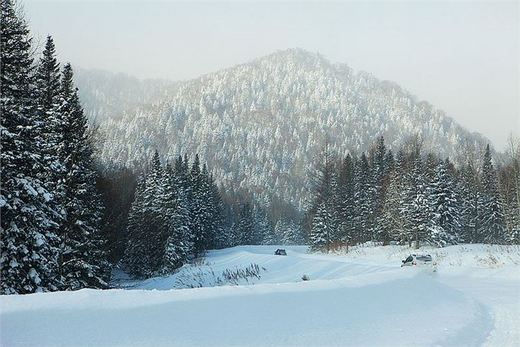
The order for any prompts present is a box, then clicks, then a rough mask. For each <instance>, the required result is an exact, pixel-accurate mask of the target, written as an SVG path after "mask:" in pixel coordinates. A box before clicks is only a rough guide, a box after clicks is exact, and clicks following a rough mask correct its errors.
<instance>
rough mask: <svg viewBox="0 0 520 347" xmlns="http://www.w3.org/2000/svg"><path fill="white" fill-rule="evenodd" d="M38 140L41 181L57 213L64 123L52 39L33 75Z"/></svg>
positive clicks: (60, 192)
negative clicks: (41, 163) (48, 192)
mask: <svg viewBox="0 0 520 347" xmlns="http://www.w3.org/2000/svg"><path fill="white" fill-rule="evenodd" d="M35 85H36V98H37V112H38V125H37V129H38V137H39V138H38V140H39V144H40V149H39V150H40V152H41V153H42V159H43V163H44V166H45V170H43V171H42V172H41V173H40V179H41V180H42V181H43V182H44V183H45V185H46V187H47V189H48V190H49V191H52V192H53V195H54V201H55V202H56V204H57V208H56V209H57V210H58V211H61V210H62V208H61V207H60V206H59V202H60V201H61V199H62V198H63V194H64V191H63V190H64V187H63V179H64V167H63V163H62V162H61V160H60V156H59V154H60V151H61V150H62V146H63V132H62V126H63V119H62V113H61V112H59V109H58V108H59V107H60V66H59V63H58V61H57V59H56V49H55V46H54V41H53V39H52V37H51V36H48V37H47V41H46V43H45V49H44V50H43V52H42V57H41V59H40V61H39V63H38V66H37V68H36V74H35Z"/></svg>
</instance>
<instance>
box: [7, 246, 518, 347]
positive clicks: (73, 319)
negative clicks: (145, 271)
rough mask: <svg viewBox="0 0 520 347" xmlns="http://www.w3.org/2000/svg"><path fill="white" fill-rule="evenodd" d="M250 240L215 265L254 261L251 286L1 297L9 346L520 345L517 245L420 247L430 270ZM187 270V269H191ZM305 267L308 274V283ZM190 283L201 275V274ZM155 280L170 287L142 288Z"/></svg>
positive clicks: (394, 258)
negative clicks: (256, 272)
mask: <svg viewBox="0 0 520 347" xmlns="http://www.w3.org/2000/svg"><path fill="white" fill-rule="evenodd" d="M275 249H276V247H273V246H255V247H253V246H251V247H247V246H243V247H236V248H232V249H225V250H220V251H213V252H210V254H209V255H208V257H207V259H206V263H207V264H206V265H204V266H206V267H211V268H212V270H213V271H214V272H215V273H216V274H218V273H220V272H221V271H224V270H225V269H233V268H243V267H246V266H248V265H249V264H251V263H255V264H258V265H259V266H260V267H263V268H265V270H262V271H261V277H260V279H257V280H255V283H256V284H255V285H239V286H217V287H211V288H194V289H176V290H166V289H168V288H169V287H171V286H175V283H176V281H175V277H178V276H181V275H182V274H183V273H184V274H185V275H186V273H192V272H193V269H188V267H184V268H183V269H181V270H180V271H179V273H178V274H176V275H174V276H169V277H164V278H156V279H152V280H147V281H144V282H140V283H128V282H127V283H126V284H132V285H133V286H134V288H136V289H134V290H124V289H114V290H108V291H94V290H81V291H78V292H66V293H48V294H33V295H27V296H4V297H1V298H0V303H1V315H0V318H1V323H2V329H1V333H2V335H1V337H0V344H1V345H2V346H56V345H61V346H77V345H91V346H92V345H95V346H288V345H289V346H303V345H305V346H412V345H413V346H433V345H435V346H446V345H457V346H461V345H464V346H477V345H488V346H515V345H519V343H520V333H519V332H518V329H517V325H518V323H519V317H520V293H519V290H520V275H519V270H520V265H519V264H520V249H519V248H518V247H507V246H483V245H471V246H469V245H464V246H452V247H448V248H445V249H440V250H439V249H430V250H428V249H427V250H422V251H426V252H430V253H431V254H432V255H433V256H434V257H435V258H436V260H437V262H438V266H437V272H432V271H431V270H430V269H429V268H409V267H407V268H401V267H400V260H401V259H402V258H403V257H404V256H405V255H407V254H409V253H410V252H411V250H410V249H407V248H405V247H398V246H388V247H358V248H356V249H354V250H353V251H352V252H350V253H349V254H348V255H321V254H308V253H307V252H306V248H305V247H287V249H288V255H287V256H286V257H284V256H275V255H272V252H274V250H275ZM190 271H191V272H190ZM303 274H306V275H308V277H309V278H310V281H302V280H301V276H302V275H303ZM194 283H198V282H197V281H195V282H194ZM143 288H148V289H151V288H156V289H163V290H145V289H143Z"/></svg>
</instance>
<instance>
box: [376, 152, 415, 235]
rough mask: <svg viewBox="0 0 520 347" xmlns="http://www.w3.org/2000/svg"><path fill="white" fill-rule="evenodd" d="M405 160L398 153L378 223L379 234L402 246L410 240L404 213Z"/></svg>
mask: <svg viewBox="0 0 520 347" xmlns="http://www.w3.org/2000/svg"><path fill="white" fill-rule="evenodd" d="M405 160H406V159H405V154H404V152H403V151H399V152H398V154H397V159H396V162H395V166H394V168H393V170H392V173H391V174H390V184H389V186H388V191H387V194H386V196H385V201H384V204H383V213H382V220H381V221H380V222H379V227H380V233H382V234H385V235H387V237H388V238H389V239H392V240H396V241H398V242H399V243H402V244H403V243H406V242H408V241H409V240H410V239H411V233H410V231H409V229H408V225H407V221H406V218H405V213H404V211H405V208H404V207H405V206H406V205H405V197H406V195H405V192H406V180H405V166H406V163H405ZM382 238H384V237H382Z"/></svg>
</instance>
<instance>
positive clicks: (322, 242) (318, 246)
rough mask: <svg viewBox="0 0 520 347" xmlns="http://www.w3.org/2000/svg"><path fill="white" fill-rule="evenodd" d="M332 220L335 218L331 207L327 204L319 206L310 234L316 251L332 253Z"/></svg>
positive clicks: (312, 245)
mask: <svg viewBox="0 0 520 347" xmlns="http://www.w3.org/2000/svg"><path fill="white" fill-rule="evenodd" d="M332 220H333V216H332V213H331V211H330V206H327V205H326V204H325V202H321V203H320V204H319V205H318V209H317V210H316V213H315V215H314V218H313V220H312V228H311V233H310V237H309V238H310V244H311V249H312V250H314V251H325V250H326V251H327V252H329V251H330V247H331V234H332V228H331V225H332V223H333V222H332Z"/></svg>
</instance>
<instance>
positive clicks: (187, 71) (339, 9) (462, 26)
mask: <svg viewBox="0 0 520 347" xmlns="http://www.w3.org/2000/svg"><path fill="white" fill-rule="evenodd" d="M518 4H519V3H518V2H517V1H512V2H476V1H467V2H462V1H457V2H440V1H431V2H429V1H416V2H410V1H408V2H395V1H393V2H388V1H386V2H381V1H380V2H366V1H365V2H341V3H338V2H336V3H324V2H314V3H300V2H295V1H291V2H285V3H281V2H252V1H241V2H225V3H224V2H215V1H212V2H206V3H194V2H174V1H144V0H142V1H87V0H83V1H81V0H69V1H64V0H62V1H42V0H25V1H24V7H25V12H26V16H27V18H28V20H29V21H30V25H31V27H32V29H33V32H34V33H35V35H36V36H37V37H40V38H41V39H42V40H43V38H44V37H45V35H47V34H51V35H53V37H54V39H55V43H56V45H57V50H58V52H59V53H60V59H61V60H63V61H70V62H71V63H72V64H73V65H76V66H80V67H83V68H99V69H105V70H109V71H114V72H124V73H127V74H130V75H134V76H137V77H141V78H148V77H151V78H167V79H173V80H183V79H190V78H194V77H197V76H200V75H201V74H204V73H208V72H212V71H216V70H219V69H222V68H226V67H230V66H233V65H235V64H238V63H244V62H247V61H249V60H252V59H254V58H257V57H260V56H262V55H266V54H269V53H272V52H274V51H275V50H278V49H286V48H293V47H301V48H304V49H307V50H309V51H312V52H319V53H321V54H323V55H324V56H325V57H327V58H329V59H330V60H331V61H333V62H343V63H347V64H349V65H350V66H351V67H353V68H354V69H356V70H365V71H368V72H370V73H372V74H374V75H375V76H376V77H378V78H380V79H387V80H392V81H395V82H397V83H399V84H400V85H401V86H403V87H404V88H406V89H408V90H409V91H410V92H412V93H413V94H415V95H417V96H418V97H419V98H420V99H424V100H427V101H430V102H431V103H433V104H434V105H435V106H437V107H438V108H441V109H443V110H445V111H446V112H447V114H448V115H449V116H451V117H453V118H455V119H456V120H457V121H458V122H459V123H461V124H462V125H464V126H465V127H466V128H468V129H469V130H471V131H478V132H481V133H483V134H484V135H486V136H487V137H489V138H490V139H491V140H492V141H493V143H494V145H495V147H497V149H499V150H500V149H503V148H504V146H505V143H506V138H507V136H508V135H509V133H511V132H514V133H515V134H516V135H520V90H519V79H520V68H519V61H520V54H519V46H520V34H519V32H520V24H519V17H520V13H519V11H520V9H519V5H518Z"/></svg>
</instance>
